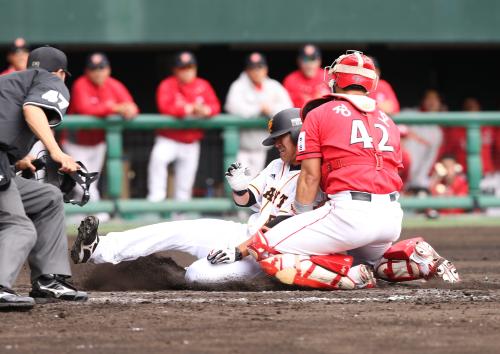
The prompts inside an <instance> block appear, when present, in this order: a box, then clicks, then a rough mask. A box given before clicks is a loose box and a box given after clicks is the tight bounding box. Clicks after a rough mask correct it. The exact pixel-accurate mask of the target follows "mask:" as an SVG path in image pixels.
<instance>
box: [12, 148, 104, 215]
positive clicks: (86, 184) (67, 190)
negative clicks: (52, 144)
mask: <svg viewBox="0 0 500 354" xmlns="http://www.w3.org/2000/svg"><path fill="white" fill-rule="evenodd" d="M76 163H77V164H78V165H80V167H81V169H80V170H77V171H76V172H71V173H65V172H60V171H59V168H60V165H59V164H58V163H57V162H55V161H54V160H52V159H51V158H50V156H48V155H45V156H42V157H40V158H38V159H36V160H33V161H32V164H33V165H34V166H35V167H36V170H37V172H35V173H33V172H31V171H29V170H25V171H23V172H22V176H23V177H25V178H34V179H36V180H41V181H43V182H45V183H50V184H52V185H54V186H56V187H58V188H59V189H60V190H61V192H62V193H63V200H64V202H65V203H71V204H74V205H79V206H84V205H85V204H87V202H88V201H89V198H90V193H89V188H90V185H91V184H92V183H93V182H95V181H96V180H97V178H98V176H99V172H88V171H87V168H86V167H85V165H84V164H83V163H82V162H81V161H76ZM40 171H44V172H45V175H44V176H43V177H40ZM77 185H78V186H79V187H80V188H81V189H82V192H81V198H78V196H79V193H78V192H77V190H78V189H76V188H75V187H76V186H77Z"/></svg>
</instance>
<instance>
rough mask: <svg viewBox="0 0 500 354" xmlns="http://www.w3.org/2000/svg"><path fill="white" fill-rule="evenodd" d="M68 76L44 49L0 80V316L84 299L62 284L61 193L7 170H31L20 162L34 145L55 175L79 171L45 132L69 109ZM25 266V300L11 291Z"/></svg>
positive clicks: (57, 57)
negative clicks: (43, 151) (49, 161)
mask: <svg viewBox="0 0 500 354" xmlns="http://www.w3.org/2000/svg"><path fill="white" fill-rule="evenodd" d="M67 74H69V73H68V71H67V59H66V55H65V54H64V53H63V52H62V51H60V50H58V49H56V48H52V47H49V46H45V47H40V48H37V49H35V50H33V51H32V52H31V53H30V55H29V58H28V69H27V70H24V71H20V72H15V73H12V74H9V75H5V76H2V77H0V107H1V109H0V124H1V127H2V129H0V309H19V308H21V309H23V308H24V309H29V308H31V307H33V305H34V303H35V299H37V301H38V299H40V301H39V302H43V301H50V300H51V299H52V300H54V299H60V300H70V301H84V300H86V299H87V294H86V293H85V292H81V291H78V290H76V289H75V288H74V287H73V286H72V285H71V284H69V283H68V282H67V281H66V280H67V278H69V277H70V276H71V270H70V266H69V260H68V247H67V238H66V234H65V222H64V208H63V198H62V194H61V191H60V190H59V189H57V188H56V187H55V186H53V185H50V184H41V183H38V182H36V181H33V180H28V179H24V178H22V177H19V176H15V175H14V169H13V165H14V164H16V162H17V166H18V167H21V168H30V169H34V166H32V165H31V163H30V161H29V160H27V159H23V157H25V156H26V155H27V154H28V152H29V150H30V148H31V147H32V146H33V144H34V143H35V142H36V140H37V139H40V140H41V141H42V142H43V144H44V145H45V146H46V148H47V150H48V152H49V153H50V156H51V158H52V159H53V160H54V161H55V162H57V163H59V164H60V165H61V168H60V171H61V172H65V173H71V172H75V171H76V170H78V169H79V166H78V165H77V163H76V162H75V161H74V159H73V158H72V157H71V156H69V155H67V154H65V153H63V152H62V150H61V149H60V147H59V146H58V144H57V142H56V140H55V138H54V135H53V134H52V131H51V127H54V126H57V125H58V124H60V123H61V121H62V119H63V115H64V113H65V112H66V108H67V107H68V105H69V92H68V89H67V88H66V86H65V84H64V79H65V78H66V75H67ZM26 259H27V260H28V263H29V266H30V269H31V280H32V290H31V292H30V294H29V295H30V296H29V297H28V296H19V295H17V294H16V293H15V292H14V291H13V290H12V289H11V287H12V285H13V284H14V282H15V280H16V278H17V276H18V274H19V271H20V270H21V267H22V265H23V263H24V262H25V260H26Z"/></svg>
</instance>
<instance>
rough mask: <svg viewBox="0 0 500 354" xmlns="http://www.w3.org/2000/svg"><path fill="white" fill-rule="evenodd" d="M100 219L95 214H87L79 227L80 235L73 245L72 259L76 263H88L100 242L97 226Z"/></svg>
mask: <svg viewBox="0 0 500 354" xmlns="http://www.w3.org/2000/svg"><path fill="white" fill-rule="evenodd" d="M98 227H99V219H98V218H96V217H95V216H92V215H91V216H87V217H85V219H83V220H82V222H81V223H80V226H79V227H78V236H77V237H76V240H75V243H74V244H73V247H71V259H72V260H73V262H74V263H75V264H78V263H86V262H87V261H88V260H89V259H90V257H91V256H92V253H94V251H95V249H96V247H97V245H98V244H99V235H98V234H97V228H98Z"/></svg>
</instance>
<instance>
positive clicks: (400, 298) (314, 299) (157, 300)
mask: <svg viewBox="0 0 500 354" xmlns="http://www.w3.org/2000/svg"><path fill="white" fill-rule="evenodd" d="M151 294H154V293H151ZM235 295H237V294H235ZM450 300H470V301H478V302H484V301H493V300H496V296H490V295H477V296H474V295H464V294H463V293H458V294H453V293H441V294H429V293H427V294H425V295H422V294H415V295H391V296H375V297H373V296H371V297H339V296H335V297H318V296H304V297H285V298H283V297H282V298H273V297H270V298H261V297H259V298H249V297H227V296H226V297H220V296H217V295H216V296H214V297H204V296H200V297H196V296H194V297H193V296H187V297H169V296H166V297H164V298H161V297H158V295H157V294H154V295H153V296H146V297H145V296H144V293H119V294H117V293H114V294H113V295H109V294H104V293H103V294H100V295H99V296H96V297H91V298H90V299H89V302H90V303H95V304H109V303H112V304H171V303H190V304H224V303H226V304H230V303H232V304H264V305H272V304H281V303H286V304H290V303H292V304H293V303H371V302H374V303H375V302H379V303H385V302H418V301H421V302H422V303H425V302H432V303H436V302H447V301H450Z"/></svg>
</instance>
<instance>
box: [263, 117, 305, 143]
mask: <svg viewBox="0 0 500 354" xmlns="http://www.w3.org/2000/svg"><path fill="white" fill-rule="evenodd" d="M300 128H302V119H300V109H298V108H287V109H284V110H282V111H280V112H278V113H276V114H275V115H274V116H273V117H272V118H271V119H270V120H269V123H268V124H267V130H268V131H269V136H268V137H267V138H266V139H265V140H264V141H263V142H262V145H264V146H272V145H274V143H275V142H276V138H277V137H279V136H281V135H284V134H286V133H290V135H291V137H292V140H293V142H294V143H295V144H296V143H297V139H298V138H299V133H300Z"/></svg>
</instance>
